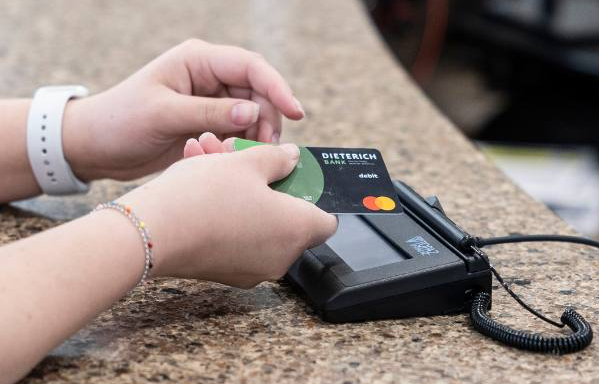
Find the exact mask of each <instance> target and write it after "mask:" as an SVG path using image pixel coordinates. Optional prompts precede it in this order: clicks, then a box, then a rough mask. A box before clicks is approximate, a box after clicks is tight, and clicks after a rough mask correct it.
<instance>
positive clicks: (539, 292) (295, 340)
mask: <svg viewBox="0 0 599 384" xmlns="http://www.w3.org/2000/svg"><path fill="white" fill-rule="evenodd" d="M0 5H1V9H2V11H1V12H0V36H1V38H0V95H1V96H5V97H6V96H28V95H30V94H31V93H32V91H33V90H34V89H35V88H36V87H37V86H38V85H40V84H48V83H83V84H87V85H89V86H90V88H91V89H92V90H93V91H99V90H101V89H104V88H105V87H108V86H110V85H112V84H114V83H115V82H117V81H119V80H120V79H122V78H124V77H125V76H127V75H128V74H129V73H131V72H132V71H133V70H135V69H136V68H138V67H139V66H141V65H142V64H143V63H145V62H146V61H148V60H149V59H151V58H152V57H154V56H155V55H157V54H159V53H160V52H162V51H164V50H165V49H167V48H168V47H170V46H172V45H174V44H176V43H178V42H180V41H182V40H184V39H186V38H188V37H192V36H195V37H202V38H204V39H206V40H210V41H215V42H222V43H230V44H236V45H242V46H244V47H247V48H250V49H253V50H256V51H260V52H261V53H263V54H264V55H265V56H266V57H267V58H268V59H269V60H270V61H271V62H272V63H273V64H274V65H275V66H276V67H277V68H278V69H279V70H280V71H281V72H282V73H283V74H284V75H285V76H286V77H287V78H288V79H289V81H290V83H291V84H292V86H293V88H294V89H295V90H296V92H297V95H298V97H299V98H300V99H301V100H302V102H303V103H304V105H305V107H306V111H307V118H306V119H305V121H303V122H301V123H289V124H287V125H286V131H285V134H284V139H285V140H287V141H295V142H298V143H301V144H308V145H331V146H369V147H377V148H379V149H380V150H381V151H382V153H383V154H384V157H385V159H386V162H387V164H388V167H389V169H390V172H391V174H392V176H393V177H396V178H402V179H403V180H405V181H407V182H408V183H410V184H411V185H413V186H414V187H415V188H416V189H418V190H419V191H420V192H422V193H423V194H431V193H436V194H438V195H439V196H440V198H441V200H442V202H443V203H444V206H445V208H446V211H448V213H449V214H450V215H451V217H452V218H453V219H454V220H455V221H456V222H458V223H459V224H461V225H462V226H463V227H464V228H465V229H466V230H468V231H471V232H472V233H475V234H479V235H483V236H484V235H490V234H494V235H504V234H507V233H510V232H521V233H535V232H560V233H567V232H570V231H571V229H570V228H569V227H568V226H567V225H566V224H564V223H563V222H562V221H561V220H559V219H558V218H556V217H555V216H554V215H553V214H552V213H550V212H549V211H548V210H547V209H546V208H545V207H543V206H542V205H541V204H539V203H538V202H535V201H533V200H532V199H531V198H530V197H528V196H526V195H525V194H524V193H523V192H521V191H520V190H519V189H518V188H516V187H515V186H514V185H513V184H512V183H510V182H509V181H507V180H506V179H505V177H504V176H503V175H502V174H501V173H500V172H499V171H498V170H496V169H495V168H494V167H493V166H492V165H490V163H489V162H488V161H487V160H486V159H485V158H484V157H483V155H481V154H480V153H479V152H478V151H477V150H476V149H475V148H474V147H473V146H472V145H471V144H470V143H469V142H468V141H467V140H466V139H465V138H464V137H462V135H461V134H460V133H458V131H457V130H456V129H455V128H454V127H453V126H452V125H451V123H450V122H448V121H447V120H446V119H445V118H444V117H443V116H442V115H441V114H440V113H439V112H438V111H437V110H436V109H435V108H434V106H433V105H431V103H430V102H429V101H428V100H427V99H426V98H425V97H424V96H423V94H422V93H421V92H420V91H419V90H418V89H417V88H416V87H415V86H414V84H413V83H412V82H411V81H410V79H409V78H408V77H407V75H406V74H405V72H404V71H403V70H402V69H401V68H400V67H399V66H398V65H397V63H396V62H395V61H394V59H393V58H392V56H391V55H390V54H389V53H388V52H387V51H386V49H385V47H384V45H383V43H382V42H381V41H380V39H379V38H378V36H377V34H376V31H375V30H374V29H373V27H372V26H371V25H369V21H368V19H367V17H366V14H365V12H364V10H363V9H362V7H361V4H360V3H359V2H357V1H349V0H327V1H317V0H311V1H306V0H293V1H292V0H285V1H280V0H254V1H249V0H248V1H242V0H227V1H191V0H187V1H185V0H180V1H177V2H174V1H168V0H160V1H157V0H153V1H151V2H149V1H142V0H135V1H127V2H122V1H117V0H110V1H101V2H100V1H92V0H86V1H77V2H74V1H67V0H54V1H52V2H49V1H48V2H41V1H34V0H20V1H9V0H5V1H2V2H1V4H0ZM133 185H135V183H129V184H117V183H110V182H104V183H97V185H96V186H95V187H94V189H93V191H92V193H90V194H89V195H88V196H85V197H77V198H70V199H68V200H65V201H66V202H64V201H63V202H62V203H59V202H56V201H54V200H50V199H47V198H42V199H40V200H37V201H34V202H28V203H25V204H24V205H22V206H25V207H28V208H30V209H32V210H34V211H37V212H45V213H46V214H48V215H50V216H53V217H61V216H62V217H73V216H76V215H78V214H81V213H82V212H85V211H86V210H87V209H88V208H90V207H91V206H93V205H94V204H95V203H96V202H98V201H101V200H106V199H109V198H111V197H114V196H117V195H119V194H120V193H122V192H123V191H124V190H126V189H127V188H130V187H131V186H133ZM0 218H1V224H0V242H2V243H6V242H9V241H12V240H15V239H18V238H23V237H26V236H28V235H30V234H32V233H35V232H38V231H40V230H42V229H44V228H48V227H50V226H52V225H56V222H55V221H52V220H48V219H45V218H40V217H36V216H34V215H30V214H27V213H23V212H21V211H19V210H17V209H15V208H8V207H4V208H1V209H0ZM491 255H492V260H493V261H494V263H495V265H496V266H497V267H498V268H499V270H500V271H501V272H502V273H503V275H504V277H506V278H507V280H508V281H510V282H512V283H513V284H514V287H515V288H516V289H517V290H518V291H519V292H520V293H521V294H522V295H523V296H524V297H525V298H526V299H527V300H528V301H530V303H531V304H533V305H534V306H535V307H537V308H539V309H541V310H542V311H544V312H546V313H548V314H551V315H552V317H558V316H559V314H561V311H562V309H563V306H564V305H566V304H570V303H572V304H576V306H577V308H578V309H579V310H580V311H581V312H582V313H583V314H584V315H585V316H586V317H587V319H588V320H589V321H590V322H591V323H592V324H597V323H598V320H599V304H598V303H597V299H598V295H599V289H598V288H597V283H596V279H595V276H594V275H595V271H597V270H599V269H598V268H599V255H598V254H597V253H596V252H594V251H592V250H589V249H584V248H581V247H577V246H562V245H558V246H552V247H548V246H545V245H539V244H532V245H517V246H512V247H509V248H508V247H496V248H494V249H493V250H492V252H491ZM4 310H9V309H6V308H5V309H4ZM492 312H493V313H494V315H495V316H496V317H498V318H499V319H501V321H504V322H506V323H508V324H511V325H515V326H517V327H520V328H528V329H534V330H545V331H553V330H552V329H550V328H548V327H547V326H544V325H543V324H542V323H540V322H539V321H537V320H534V319H533V318H532V317H531V316H529V315H528V314H526V313H525V312H524V311H523V310H521V309H519V308H518V307H517V305H516V304H515V303H514V302H513V301H512V300H511V299H509V298H508V297H507V295H506V294H504V293H503V292H502V291H500V290H495V296H494V307H493V311H492ZM597 359H599V349H598V347H597V344H596V343H595V344H593V345H591V347H590V348H588V349H587V350H586V351H584V352H582V353H579V354H575V355H570V356H563V357H555V356H541V355H535V354H530V353H525V352H521V351H518V350H514V349H510V348H506V347H503V346H501V345H499V344H497V343H495V342H493V341H490V340H489V339H487V338H484V337H483V336H481V335H479V334H478V333H476V332H475V331H474V330H473V329H472V328H471V326H470V323H469V320H468V318H467V316H465V315H457V316H438V317H432V318H415V319H407V320H395V321H379V322H371V323H363V324H345V325H332V324H327V323H323V322H322V321H320V320H319V319H318V318H317V317H316V316H314V315H313V313H312V312H311V310H310V309H309V308H308V307H307V306H306V305H305V304H304V302H303V301H302V300H301V299H300V298H298V297H297V296H296V295H295V293H294V292H293V291H292V290H291V289H290V288H289V287H288V286H286V285H285V284H276V283H268V284H262V285H260V286H258V287H257V288H255V289H253V290H249V291H243V290H238V289H232V288H228V287H224V286H220V285H216V284H211V283H204V282H196V281H183V280H172V279H163V280H158V281H154V282H152V283H151V284H150V285H149V286H148V287H147V288H146V289H145V290H144V289H136V290H135V291H133V292H132V293H131V294H130V295H128V296H127V297H125V298H124V299H123V300H121V301H120V302H119V303H117V304H115V305H114V306H113V307H112V308H111V309H110V310H109V311H107V312H105V313H103V314H102V315H101V316H100V317H99V318H98V319H97V320H96V321H94V322H93V323H92V324H90V325H89V326H88V327H86V328H85V329H84V330H82V331H81V332H79V333H78V334H76V335H75V336H73V337H72V338H71V339H69V340H68V341H67V342H66V343H64V344H63V345H62V346H61V347H59V348H58V349H56V350H55V351H53V352H52V353H51V355H50V356H48V357H47V358H46V359H45V360H44V361H43V362H42V363H40V364H39V365H38V367H36V368H35V369H34V370H33V372H32V373H31V374H30V375H29V376H28V377H27V378H26V379H25V380H24V382H26V383H41V382H44V383H59V382H89V383H106V382H111V383H134V382H135V383H139V382H193V383H213V382H216V383H220V382H231V383H271V382H273V383H299V382H309V383H392V382H405V383H435V382H448V383H478V382H485V383H524V382H530V383H543V384H547V383H564V382H567V383H575V382H576V383H599V368H598V367H597V364H596V361H597Z"/></svg>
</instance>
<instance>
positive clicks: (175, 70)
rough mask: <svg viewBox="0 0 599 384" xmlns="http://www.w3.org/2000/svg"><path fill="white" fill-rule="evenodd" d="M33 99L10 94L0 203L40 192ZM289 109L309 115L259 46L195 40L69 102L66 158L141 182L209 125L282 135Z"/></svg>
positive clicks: (98, 174)
mask: <svg viewBox="0 0 599 384" xmlns="http://www.w3.org/2000/svg"><path fill="white" fill-rule="evenodd" d="M29 104H30V100H27V99H22V100H0V132H2V134H3V137H2V140H0V175H2V177H4V178H6V180H8V182H7V183H1V184H0V185H1V187H0V204H1V203H6V202H9V201H12V200H18V199H23V198H27V197H31V196H35V195H37V194H39V193H40V190H39V187H38V185H37V182H36V181H35V179H34V177H33V172H32V170H31V167H30V165H29V159H28V157H27V145H26V140H27V136H26V126H27V114H28V109H29ZM282 115H285V116H287V117H288V118H290V119H294V120H299V119H301V118H302V117H303V116H304V112H303V110H302V107H301V105H300V104H299V102H298V101H297V100H296V99H295V98H294V97H293V94H292V92H291V89H290V88H289V86H288V85H287V83H286V82H285V80H284V79H283V78H282V77H281V75H280V74H279V73H278V72H277V71H276V70H275V69H274V68H273V67H271V66H270V65H269V64H268V63H267V62H266V61H265V60H264V59H263V58H261V57H260V56H259V55H257V54H256V53H253V52H250V51H247V50H245V49H242V48H237V47H229V46H221V45H214V44H210V43H207V42H204V41H200V40H189V41H186V42H184V43H182V44H180V45H178V46H176V47H174V48H172V49H171V50H169V51H167V52H165V53H164V54H163V55H161V56H159V57H157V58H156V59H154V60H153V61H152V62H150V63H148V64H147V65H146V66H145V67H143V68H142V69H140V70H139V71H138V72H136V73H134V74H133V75H131V76H130V77H129V78H127V79H125V80H124V81H123V82H121V83H119V84H117V85H116V86H114V87H112V88H110V89H108V90H106V91H104V92H101V93H99V94H96V95H93V96H91V97H87V98H83V99H76V100H71V101H69V102H68V103H67V106H66V108H65V114H64V119H63V125H62V126H63V130H62V134H63V137H62V139H63V143H62V144H63V150H64V156H65V159H66V160H67V162H68V163H69V165H70V166H71V168H72V169H73V172H74V173H75V175H76V176H77V177H78V178H79V179H81V180H83V181H92V180H96V179H102V178H112V179H117V180H131V179H134V178H138V177H141V176H144V175H147V174H150V173H153V172H157V171H160V170H163V169H164V168H166V167H168V166H169V165H170V164H172V163H173V162H175V161H177V160H179V159H181V157H182V153H183V146H184V144H185V141H186V140H187V139H188V138H190V137H194V136H195V137H197V136H199V135H200V134H201V133H202V132H212V133H214V134H216V135H217V136H218V137H219V138H221V139H222V138H225V137H229V136H232V135H236V136H240V137H245V138H248V139H251V140H260V141H264V142H275V143H276V142H278V140H279V137H280V134H281V129H282V122H281V118H282Z"/></svg>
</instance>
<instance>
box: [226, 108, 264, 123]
mask: <svg viewBox="0 0 599 384" xmlns="http://www.w3.org/2000/svg"><path fill="white" fill-rule="evenodd" d="M259 114H260V105H258V104H256V103H239V104H235V105H234V106H233V108H232V109H231V120H232V121H233V124H235V125H239V126H241V127H247V126H248V125H252V124H254V123H255V122H256V121H257V120H258V115H259Z"/></svg>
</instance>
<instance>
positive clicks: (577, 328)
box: [470, 292, 593, 355]
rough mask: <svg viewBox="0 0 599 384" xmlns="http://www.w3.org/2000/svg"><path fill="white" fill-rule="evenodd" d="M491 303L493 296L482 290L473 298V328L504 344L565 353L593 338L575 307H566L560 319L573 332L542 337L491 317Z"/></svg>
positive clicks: (532, 349)
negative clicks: (503, 323)
mask: <svg viewBox="0 0 599 384" xmlns="http://www.w3.org/2000/svg"><path fill="white" fill-rule="evenodd" d="M490 304H491V296H490V295H489V294H488V293H485V292H479V293H477V294H476V295H475V297H474V300H473V301H472V309H471V310H470V318H471V319H472V323H473V324H474V328H475V329H476V330H477V331H479V332H480V333H482V334H484V335H487V336H489V337H490V338H492V339H495V340H497V341H499V342H501V343H504V344H507V345H510V346H512V347H516V348H519V349H525V350H527V351H532V352H542V353H554V354H558V355H561V354H565V353H572V352H578V351H580V350H582V349H584V348H585V347H587V346H588V345H589V344H590V343H591V341H592V340H593V330H592V329H591V326H590V325H589V323H587V322H586V320H585V319H584V318H583V317H582V316H581V315H579V314H578V313H577V312H576V311H575V310H574V309H572V308H566V310H565V311H564V313H563V314H562V317H561V321H562V323H563V324H565V325H567V326H568V327H569V328H570V329H572V331H573V332H574V333H572V334H570V335H567V336H549V337H548V336H542V335H539V334H533V333H528V332H524V331H518V330H515V329H513V328H510V327H507V326H505V325H502V324H499V323H498V322H496V321H495V320H493V319H491V317H490V316H489V313H488V312H487V311H488V309H489V306H490Z"/></svg>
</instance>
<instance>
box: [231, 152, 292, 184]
mask: <svg viewBox="0 0 599 384" xmlns="http://www.w3.org/2000/svg"><path fill="white" fill-rule="evenodd" d="M237 154H239V156H240V157H243V161H244V162H245V163H247V164H249V165H250V166H251V167H252V168H254V170H256V171H257V172H258V173H259V174H260V175H262V176H263V177H264V179H265V181H266V183H267V184H270V183H272V182H274V181H277V180H280V179H282V178H284V177H285V176H287V175H289V173H291V171H293V169H294V168H295V166H296V164H297V162H298V160H299V155H300V152H299V148H298V147H297V145H295V144H282V145H279V146H274V145H259V146H256V147H252V148H248V149H245V150H243V151H240V152H237Z"/></svg>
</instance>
